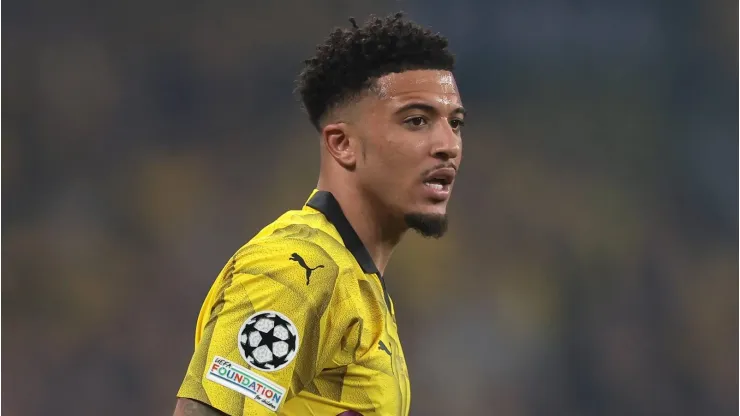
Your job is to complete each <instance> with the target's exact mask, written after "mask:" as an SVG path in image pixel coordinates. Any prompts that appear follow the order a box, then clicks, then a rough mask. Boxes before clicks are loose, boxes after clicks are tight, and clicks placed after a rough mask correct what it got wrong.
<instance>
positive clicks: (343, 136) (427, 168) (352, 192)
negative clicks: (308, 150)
mask: <svg viewBox="0 0 740 416" xmlns="http://www.w3.org/2000/svg"><path fill="white" fill-rule="evenodd" d="M410 104H417V105H419V106H418V107H411V108H409V107H408V105H410ZM404 108H405V109H404ZM463 119H464V110H463V108H462V101H461V99H460V94H459V92H458V89H457V85H456V83H455V79H454V76H453V75H452V74H451V73H450V72H449V71H441V70H413V71H406V72H402V73H392V74H388V75H385V76H383V77H381V78H379V79H378V80H377V81H376V82H375V85H374V86H373V87H372V88H371V89H370V90H369V91H367V92H366V93H364V94H362V95H360V97H358V98H356V99H353V100H351V101H350V102H348V103H345V104H344V105H343V106H340V107H339V108H337V109H334V110H333V111H332V112H330V114H328V115H327V117H325V121H324V124H323V128H322V132H321V133H322V152H321V153H322V162H321V174H320V177H319V185H318V187H319V189H322V190H327V191H330V192H332V193H333V194H334V195H335V197H336V198H337V200H338V201H339V203H340V204H341V206H342V209H343V210H344V211H345V215H346V216H347V217H348V219H349V220H350V223H351V224H352V225H353V227H354V228H355V230H356V231H357V233H358V235H359V236H360V239H361V240H362V242H363V243H364V244H365V246H366V247H367V248H368V251H370V255H371V256H372V257H373V260H375V263H376V265H377V266H378V268H379V269H380V270H381V272H382V271H384V269H385V267H386V265H387V263H388V260H389V258H390V255H391V253H392V251H393V248H394V247H395V246H396V245H397V244H398V242H399V241H400V239H401V237H402V235H403V233H404V232H405V231H406V230H407V229H408V225H407V223H406V221H405V220H404V218H405V216H407V215H408V214H417V215H422V216H427V217H430V218H434V217H441V216H444V215H446V214H447V202H448V199H443V200H440V199H438V198H436V199H435V198H430V197H429V195H428V192H427V190H426V188H425V185H424V179H425V177H426V176H427V175H428V174H429V173H430V172H431V171H433V170H434V169H437V168H439V167H449V168H453V169H454V170H455V171H456V170H457V169H458V168H459V166H460V162H461V160H462V135H461V128H462V125H463ZM453 185H454V183H453V184H452V185H450V187H452V186H453Z"/></svg>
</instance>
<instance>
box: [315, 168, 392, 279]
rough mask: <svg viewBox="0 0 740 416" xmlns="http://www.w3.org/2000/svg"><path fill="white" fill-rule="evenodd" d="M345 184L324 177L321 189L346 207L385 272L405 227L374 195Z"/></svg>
mask: <svg viewBox="0 0 740 416" xmlns="http://www.w3.org/2000/svg"><path fill="white" fill-rule="evenodd" d="M345 183H346V182H345ZM345 183H341V182H340V183H338V184H332V183H331V182H328V181H324V180H321V178H320V179H319V183H318V185H317V188H318V189H319V190H321V191H327V192H331V194H332V195H334V198H336V200H337V202H339V205H340V206H341V207H342V212H344V216H345V217H347V220H348V221H349V223H350V224H351V225H352V228H353V229H354V230H355V232H356V233H357V236H358V237H360V240H361V241H362V244H363V245H364V246H365V248H366V249H367V251H368V252H369V253H370V257H372V259H373V262H374V263H375V266H376V267H377V268H378V270H379V271H380V273H381V274H384V273H385V268H386V266H387V265H388V262H389V261H390V258H391V254H393V249H395V248H396V246H397V245H398V243H399V242H400V241H401V237H402V236H403V233H404V232H405V227H401V226H399V225H398V221H397V220H394V219H393V217H392V216H391V215H389V214H387V213H386V212H383V210H382V209H381V208H380V206H379V204H378V203H376V202H375V201H373V199H372V198H370V197H368V196H367V195H365V194H364V193H362V192H361V191H360V190H359V189H358V188H357V187H353V186H348V185H345Z"/></svg>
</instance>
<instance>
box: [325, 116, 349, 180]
mask: <svg viewBox="0 0 740 416" xmlns="http://www.w3.org/2000/svg"><path fill="white" fill-rule="evenodd" d="M321 138H322V141H323V142H324V146H325V147H326V150H327V151H328V152H329V154H330V155H331V156H332V158H334V160H336V161H337V162H338V163H339V164H340V165H342V166H343V167H345V168H346V169H354V167H355V164H356V162H357V158H356V155H355V149H353V146H352V143H351V140H350V135H349V132H348V130H347V125H346V124H344V123H335V124H327V125H326V126H324V128H323V129H322V130H321Z"/></svg>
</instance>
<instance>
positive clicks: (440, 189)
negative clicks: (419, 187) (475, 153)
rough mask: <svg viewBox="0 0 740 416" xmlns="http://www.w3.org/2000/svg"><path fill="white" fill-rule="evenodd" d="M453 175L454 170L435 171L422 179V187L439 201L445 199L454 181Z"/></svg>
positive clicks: (442, 169)
mask: <svg viewBox="0 0 740 416" xmlns="http://www.w3.org/2000/svg"><path fill="white" fill-rule="evenodd" d="M455 174H456V172H455V169H454V168H441V169H436V170H434V171H432V172H431V173H429V175H427V176H426V177H425V178H424V186H425V187H426V188H429V190H430V191H433V193H434V194H435V196H437V197H438V198H439V199H446V198H447V197H448V196H449V193H450V188H452V183H453V182H454V181H455Z"/></svg>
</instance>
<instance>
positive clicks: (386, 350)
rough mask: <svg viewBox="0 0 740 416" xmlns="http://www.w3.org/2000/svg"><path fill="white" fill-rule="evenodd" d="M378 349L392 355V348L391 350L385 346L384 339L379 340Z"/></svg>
mask: <svg viewBox="0 0 740 416" xmlns="http://www.w3.org/2000/svg"><path fill="white" fill-rule="evenodd" d="M378 349H379V350H381V351H383V352H385V353H386V354H388V356H389V357H390V356H391V355H392V354H391V350H389V349H388V347H386V346H385V343H383V341H382V340H381V341H378Z"/></svg>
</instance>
